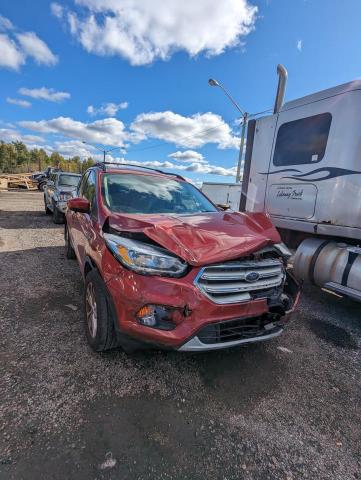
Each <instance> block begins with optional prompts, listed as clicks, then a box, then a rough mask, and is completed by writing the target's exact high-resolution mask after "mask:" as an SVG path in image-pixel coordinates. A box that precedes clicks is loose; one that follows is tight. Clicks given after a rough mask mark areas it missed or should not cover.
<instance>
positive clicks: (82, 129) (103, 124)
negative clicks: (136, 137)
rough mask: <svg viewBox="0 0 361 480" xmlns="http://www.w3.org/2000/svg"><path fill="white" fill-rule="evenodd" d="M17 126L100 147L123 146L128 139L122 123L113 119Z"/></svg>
mask: <svg viewBox="0 0 361 480" xmlns="http://www.w3.org/2000/svg"><path fill="white" fill-rule="evenodd" d="M19 125H20V126H21V127H23V128H27V129H28V130H32V131H35V132H40V133H55V134H59V135H63V136H65V137H68V138H74V139H77V140H80V141H82V140H84V141H86V142H92V143H99V144H102V145H115V146H118V145H119V146H123V145H124V141H126V140H127V139H129V137H130V135H129V134H128V133H127V132H126V131H125V126H124V123H123V122H121V121H120V120H117V119H115V118H104V119H102V120H96V121H95V122H92V123H83V122H79V121H76V120H73V119H72V118H68V117H58V118H53V119H51V120H40V121H23V122H19Z"/></svg>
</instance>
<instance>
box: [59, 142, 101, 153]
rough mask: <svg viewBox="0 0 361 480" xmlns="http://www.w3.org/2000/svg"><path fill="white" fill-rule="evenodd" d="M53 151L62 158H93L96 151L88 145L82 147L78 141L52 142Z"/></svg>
mask: <svg viewBox="0 0 361 480" xmlns="http://www.w3.org/2000/svg"><path fill="white" fill-rule="evenodd" d="M54 150H56V151H57V152H59V153H60V154H61V155H63V156H64V157H75V156H79V157H94V153H95V152H97V150H95V149H94V148H92V147H91V146H89V145H84V143H82V142H81V141H79V140H69V141H64V140H63V141H56V142H54Z"/></svg>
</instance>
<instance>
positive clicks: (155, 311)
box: [136, 305, 175, 330]
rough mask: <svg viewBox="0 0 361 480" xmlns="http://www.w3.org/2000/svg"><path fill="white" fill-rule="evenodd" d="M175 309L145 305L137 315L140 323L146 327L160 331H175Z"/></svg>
mask: <svg viewBox="0 0 361 480" xmlns="http://www.w3.org/2000/svg"><path fill="white" fill-rule="evenodd" d="M173 313H174V309H173V308H169V307H165V306H162V305H145V306H144V307H142V308H141V309H140V310H138V312H137V314H136V318H137V320H138V323H140V324H141V325H144V326H146V327H153V328H158V329H159V330H173V329H174V328H175V324H174V322H173V320H172V316H173Z"/></svg>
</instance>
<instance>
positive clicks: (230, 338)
mask: <svg viewBox="0 0 361 480" xmlns="http://www.w3.org/2000/svg"><path fill="white" fill-rule="evenodd" d="M105 230H106V231H105V232H104V238H105V242H106V245H107V247H108V249H109V251H110V252H111V253H112V255H113V257H114V258H115V259H116V260H117V262H119V264H121V265H122V267H124V270H123V274H122V275H120V276H119V277H118V278H113V279H112V280H111V281H110V282H109V283H108V288H110V289H111V292H112V296H113V298H115V301H116V304H117V305H118V318H119V319H120V322H119V329H120V331H121V333H122V335H123V336H124V335H126V336H128V338H131V339H132V344H133V347H134V348H144V347H146V346H148V347H151V346H156V347H165V348H171V349H176V350H180V351H201V350H212V349H220V348H227V347H232V346H235V345H240V344H242V343H251V342H258V341H263V340H268V339H271V338H273V337H276V336H278V335H280V334H281V333H282V331H283V328H284V326H285V323H286V322H287V320H288V317H289V314H290V313H291V312H292V311H293V309H294V308H295V305H296V303H297V301H298V294H299V286H298V284H297V282H296V281H295V280H294V278H293V276H292V275H291V274H290V273H289V271H288V270H287V259H288V257H289V254H288V250H287V248H286V247H285V246H284V245H283V244H274V245H269V246H266V247H264V248H262V249H261V250H258V251H257V252H255V253H253V254H249V255H247V256H245V257H241V258H238V259H236V260H230V261H226V262H222V263H216V264H211V265H206V266H194V265H190V264H189V263H187V262H186V261H185V260H183V259H182V258H180V257H178V256H177V255H175V254H174V253H172V252H170V251H169V250H167V249H165V248H163V247H162V246H161V245H159V244H157V243H156V242H155V241H154V240H152V239H149V238H148V237H147V236H146V235H144V233H142V232H129V231H123V232H121V231H116V230H115V229H113V228H111V229H109V228H106V229H105ZM127 272H128V273H127ZM150 277H151V278H150Z"/></svg>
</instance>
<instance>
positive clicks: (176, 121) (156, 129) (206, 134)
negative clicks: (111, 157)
mask: <svg viewBox="0 0 361 480" xmlns="http://www.w3.org/2000/svg"><path fill="white" fill-rule="evenodd" d="M131 129H132V130H134V131H135V132H136V133H137V134H138V135H139V138H141V139H145V138H147V137H150V138H158V139H160V140H164V141H166V142H170V143H174V144H176V145H179V146H181V147H188V148H196V147H202V146H203V145H205V144H206V143H216V144H217V145H218V147H219V148H238V145H239V139H238V138H236V137H234V136H233V135H232V131H231V128H230V127H229V125H227V124H226V123H225V122H224V121H223V120H222V118H221V117H220V116H219V115H216V114H214V113H211V112H208V113H203V114H201V113H196V114H195V115H192V116H190V117H183V116H182V115H179V114H177V113H174V112H171V111H166V112H155V113H152V112H151V113H141V114H140V115H138V116H137V117H136V119H135V120H134V122H133V123H132V125H131Z"/></svg>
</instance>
